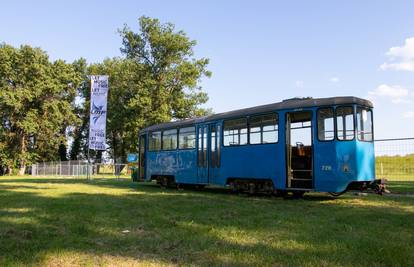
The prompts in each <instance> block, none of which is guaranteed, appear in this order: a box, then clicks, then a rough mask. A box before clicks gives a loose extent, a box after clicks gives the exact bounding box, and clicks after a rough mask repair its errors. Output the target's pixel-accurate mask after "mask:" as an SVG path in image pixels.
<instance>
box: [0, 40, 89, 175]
mask: <svg viewBox="0 0 414 267" xmlns="http://www.w3.org/2000/svg"><path fill="white" fill-rule="evenodd" d="M81 81H82V77H81V75H79V73H78V72H77V71H76V70H75V68H74V66H73V65H72V64H67V63H66V62H64V61H62V60H56V61H54V62H51V61H50V60H49V57H48V55H47V54H46V53H45V52H44V51H42V50H41V49H40V48H32V47H30V46H27V45H25V46H21V47H20V48H14V47H12V46H10V45H6V44H2V45H0V117H1V123H2V127H3V131H2V133H1V137H0V141H1V142H2V145H3V147H4V148H5V152H2V154H1V155H0V156H1V157H2V161H3V162H5V163H6V164H7V165H8V167H9V169H12V168H14V167H18V168H19V172H18V173H19V174H24V172H25V168H26V165H27V164H30V163H31V162H33V161H35V160H52V159H56V158H58V157H59V154H58V153H57V151H58V147H59V144H60V142H61V141H63V142H66V138H65V133H66V128H67V127H68V126H69V125H73V124H76V123H77V122H78V119H77V118H76V116H75V114H74V108H73V104H72V103H73V102H74V99H75V96H76V88H77V87H78V86H79V84H80V82H81Z"/></svg>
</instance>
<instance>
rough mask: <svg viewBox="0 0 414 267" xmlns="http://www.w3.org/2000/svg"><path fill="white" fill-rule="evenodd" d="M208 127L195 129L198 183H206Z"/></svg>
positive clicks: (202, 126)
mask: <svg viewBox="0 0 414 267" xmlns="http://www.w3.org/2000/svg"><path fill="white" fill-rule="evenodd" d="M208 130H209V129H208V125H200V126H198V127H197V173H198V181H197V182H198V183H202V184H207V183H208V147H209V145H208Z"/></svg>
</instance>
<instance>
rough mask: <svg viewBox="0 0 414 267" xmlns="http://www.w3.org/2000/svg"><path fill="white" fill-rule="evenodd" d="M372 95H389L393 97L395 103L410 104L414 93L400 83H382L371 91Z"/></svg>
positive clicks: (392, 100) (388, 96)
mask: <svg viewBox="0 0 414 267" xmlns="http://www.w3.org/2000/svg"><path fill="white" fill-rule="evenodd" d="M368 94H369V95H371V96H379V97H387V98H390V99H391V102H392V103H395V104H408V103H411V102H412V100H411V99H410V98H411V97H412V93H410V91H409V90H408V89H407V88H404V87H402V86H399V85H387V84H381V85H380V86H378V87H377V88H375V90H373V91H369V92H368Z"/></svg>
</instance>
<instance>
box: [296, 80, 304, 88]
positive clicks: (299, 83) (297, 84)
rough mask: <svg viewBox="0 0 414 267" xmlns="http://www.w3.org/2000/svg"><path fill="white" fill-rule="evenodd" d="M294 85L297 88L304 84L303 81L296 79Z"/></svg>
mask: <svg viewBox="0 0 414 267" xmlns="http://www.w3.org/2000/svg"><path fill="white" fill-rule="evenodd" d="M295 86H296V87H298V88H303V87H304V86H305V83H304V82H303V81H296V82H295Z"/></svg>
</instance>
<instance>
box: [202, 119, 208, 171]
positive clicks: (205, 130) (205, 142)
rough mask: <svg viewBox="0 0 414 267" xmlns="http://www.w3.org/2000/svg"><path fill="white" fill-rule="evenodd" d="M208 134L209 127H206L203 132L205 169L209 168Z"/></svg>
mask: <svg viewBox="0 0 414 267" xmlns="http://www.w3.org/2000/svg"><path fill="white" fill-rule="evenodd" d="M207 132H208V127H207V126H204V132H203V158H204V161H203V163H204V164H203V167H207V142H208V141H207Z"/></svg>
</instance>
